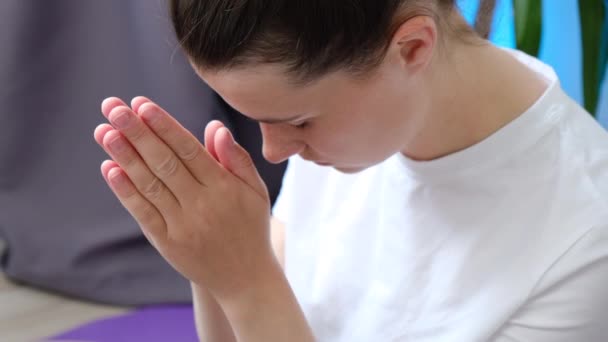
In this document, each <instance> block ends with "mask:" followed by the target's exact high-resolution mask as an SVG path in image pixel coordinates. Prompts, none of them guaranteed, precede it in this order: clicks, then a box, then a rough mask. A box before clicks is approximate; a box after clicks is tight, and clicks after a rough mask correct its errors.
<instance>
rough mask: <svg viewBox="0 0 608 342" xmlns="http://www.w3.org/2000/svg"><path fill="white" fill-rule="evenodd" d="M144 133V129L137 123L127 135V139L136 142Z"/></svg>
mask: <svg viewBox="0 0 608 342" xmlns="http://www.w3.org/2000/svg"><path fill="white" fill-rule="evenodd" d="M145 135H146V130H145V129H144V127H142V126H141V125H138V126H137V128H135V129H134V130H133V132H131V134H130V135H129V140H131V141H133V142H136V141H140V140H142V138H143V137H144V136H145Z"/></svg>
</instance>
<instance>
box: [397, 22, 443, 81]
mask: <svg viewBox="0 0 608 342" xmlns="http://www.w3.org/2000/svg"><path fill="white" fill-rule="evenodd" d="M436 40H437V26H436V24H435V21H434V20H433V19H432V18H431V17H429V16H417V17H413V18H410V19H408V20H406V21H404V22H403V23H402V24H401V26H399V28H398V29H397V30H396V31H395V33H394V34H393V38H392V40H391V48H390V49H391V50H393V52H392V53H393V54H394V55H395V56H396V57H397V58H399V60H400V64H401V65H402V66H403V67H405V68H407V69H408V70H409V71H410V72H412V71H416V70H419V69H422V68H424V67H425V66H426V65H428V63H429V62H430V60H431V57H432V55H433V50H434V48H435V43H436Z"/></svg>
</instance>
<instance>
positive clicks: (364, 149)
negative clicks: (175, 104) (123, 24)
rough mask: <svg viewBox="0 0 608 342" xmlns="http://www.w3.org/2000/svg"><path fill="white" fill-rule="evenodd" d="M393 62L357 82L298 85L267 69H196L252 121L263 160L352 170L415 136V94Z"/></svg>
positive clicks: (331, 79) (418, 95)
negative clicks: (258, 132)
mask: <svg viewBox="0 0 608 342" xmlns="http://www.w3.org/2000/svg"><path fill="white" fill-rule="evenodd" d="M393 65H394V63H383V64H382V65H381V66H379V67H378V69H376V70H375V71H374V72H373V73H372V75H371V76H370V77H368V78H365V79H354V78H353V77H351V76H349V75H348V74H346V73H344V72H336V73H332V74H330V75H328V76H324V77H322V78H321V79H319V80H318V81H316V82H314V83H312V84H310V85H305V86H295V85H293V84H291V83H290V82H288V79H287V76H285V74H284V73H282V72H281V71H280V70H279V69H278V68H277V67H273V66H258V67H252V68H250V69H247V68H243V69H236V70H227V71H219V72H213V73H211V72H204V71H201V70H197V71H198V74H199V76H200V77H201V78H202V79H203V80H204V81H205V82H206V83H207V84H208V85H209V86H211V87H212V88H213V89H214V90H215V91H216V92H217V93H218V94H219V95H220V96H222V98H223V99H224V100H225V101H226V102H227V103H228V104H229V105H231V106H232V107H233V108H235V109H236V110H238V111H239V112H241V113H242V114H244V115H245V116H247V117H249V118H251V119H253V120H256V121H258V122H259V123H260V128H261V131H262V136H263V141H264V143H263V154H264V157H265V158H266V159H267V160H268V161H269V162H272V163H279V162H282V161H284V160H286V159H287V158H289V157H290V156H292V155H295V154H299V155H300V156H301V157H302V158H304V159H306V160H310V161H313V162H315V163H317V164H320V165H328V166H332V167H334V168H336V169H337V170H340V171H342V172H345V173H353V172H358V171H361V170H363V169H365V168H367V167H370V166H372V165H374V164H377V163H379V162H381V161H383V160H385V159H386V158H388V157H390V156H391V155H393V154H395V153H397V152H399V151H401V150H402V149H403V146H404V145H405V144H406V142H407V141H408V139H411V138H413V136H414V135H415V127H416V123H415V122H414V121H416V120H415V118H416V117H417V116H419V114H417V113H419V112H420V111H421V110H422V109H423V108H424V107H423V106H424V101H423V99H422V94H423V92H422V91H421V90H420V89H419V87H416V86H415V82H414V80H413V79H409V80H408V79H405V78H404V76H403V73H402V72H399V70H398V69H399V67H398V66H396V70H391V69H395V68H394V67H393Z"/></svg>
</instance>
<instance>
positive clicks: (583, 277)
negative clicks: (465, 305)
mask: <svg viewBox="0 0 608 342" xmlns="http://www.w3.org/2000/svg"><path fill="white" fill-rule="evenodd" d="M607 245H608V226H607V227H602V228H596V229H592V230H590V231H589V232H587V233H586V234H585V235H584V236H583V237H582V238H581V239H579V240H578V242H577V243H576V244H575V245H573V246H572V247H571V248H570V249H569V250H568V251H567V252H566V253H565V254H564V255H563V256H562V257H561V258H560V259H559V260H558V261H557V262H556V263H555V264H554V265H553V266H552V267H551V268H550V269H549V270H548V271H547V273H546V274H545V275H544V276H543V278H542V280H541V282H540V283H539V285H538V286H537V289H538V290H537V291H535V292H534V293H533V294H532V296H531V299H530V301H529V302H528V303H527V304H526V305H525V306H524V307H522V308H521V309H520V310H519V311H518V312H516V313H515V314H514V316H513V317H512V318H511V319H510V320H509V322H508V323H507V324H506V325H505V326H503V327H502V329H501V330H500V331H499V332H498V333H497V334H496V335H495V338H494V339H493V341H497V342H507V341H509V342H510V341H535V342H549V341H551V342H561V341H564V342H570V341H608V321H606V317H608V249H607V248H606V246H607Z"/></svg>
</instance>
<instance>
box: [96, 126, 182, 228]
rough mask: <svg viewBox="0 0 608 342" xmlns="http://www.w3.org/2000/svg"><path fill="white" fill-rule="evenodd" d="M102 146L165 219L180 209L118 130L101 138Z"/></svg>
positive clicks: (163, 185)
mask: <svg viewBox="0 0 608 342" xmlns="http://www.w3.org/2000/svg"><path fill="white" fill-rule="evenodd" d="M102 143H103V147H104V149H105V150H106V151H107V152H108V154H109V155H110V157H112V159H113V160H114V161H116V162H117V163H118V164H119V165H120V167H121V169H122V170H123V171H125V172H126V174H127V175H128V177H129V179H130V180H131V182H132V183H133V185H134V186H135V188H136V189H137V190H138V192H139V193H140V194H141V195H142V196H143V197H144V198H145V199H146V200H148V201H149V202H150V203H152V205H154V206H155V207H156V208H157V209H158V211H159V212H160V213H161V214H162V215H163V216H164V217H166V218H167V219H169V218H170V216H173V215H175V213H176V212H179V211H180V205H179V201H178V200H177V198H176V197H175V196H174V195H173V193H172V192H171V191H170V190H169V189H168V188H167V187H166V186H165V184H164V183H163V182H162V181H161V180H160V179H159V178H158V177H156V176H155V175H154V174H153V173H152V172H151V171H150V169H149V168H148V167H147V165H146V164H145V163H144V161H143V160H142V159H141V157H140V156H139V155H138V153H137V151H135V149H134V148H133V147H132V146H131V144H130V143H129V141H127V139H126V138H125V137H124V136H122V134H121V133H120V132H119V131H116V130H112V131H110V132H108V133H106V135H105V136H104V138H103V142H102Z"/></svg>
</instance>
